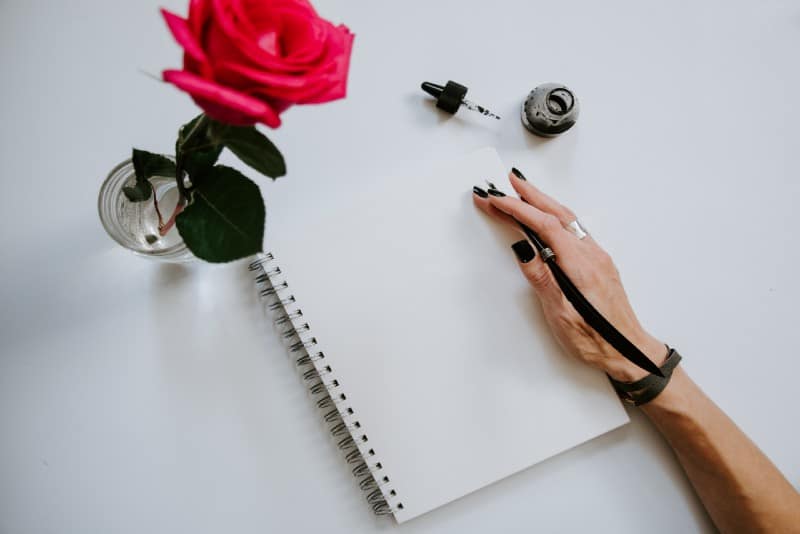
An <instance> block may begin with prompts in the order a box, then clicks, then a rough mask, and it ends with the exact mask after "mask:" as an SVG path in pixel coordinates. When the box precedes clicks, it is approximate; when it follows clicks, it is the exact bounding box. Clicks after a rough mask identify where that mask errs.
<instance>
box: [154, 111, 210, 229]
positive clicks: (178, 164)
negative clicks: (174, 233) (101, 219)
mask: <svg viewBox="0 0 800 534" xmlns="http://www.w3.org/2000/svg"><path fill="white" fill-rule="evenodd" d="M207 125H208V115H206V114H205V113H203V114H202V115H201V116H200V120H198V121H197V123H196V124H195V125H194V128H192V129H191V130H190V131H189V133H188V134H186V138H185V139H183V140H182V141H181V142H180V143H179V146H178V151H177V152H178V153H177V154H176V155H175V183H177V184H178V192H179V193H180V198H179V199H178V203H177V204H176V205H175V211H173V212H172V215H171V216H170V218H169V220H168V221H167V222H166V223H162V219H161V213H160V212H159V213H158V221H159V223H158V233H159V234H161V235H162V236H164V235H166V234H167V232H169V231H170V230H171V229H172V227H173V226H174V225H175V219H176V217H177V216H178V215H179V214H180V213H181V211H183V208H184V206H185V205H186V201H187V194H186V185H185V184H184V183H183V153H184V152H183V147H184V146H186V144H187V143H189V141H191V140H192V139H193V138H194V137H195V136H196V135H197V134H198V133H200V132H201V131H203V130H205V128H206V127H207ZM178 138H179V139H180V132H178ZM153 197H154V198H155V195H153ZM156 211H158V207H157V205H156Z"/></svg>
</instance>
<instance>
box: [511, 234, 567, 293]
mask: <svg viewBox="0 0 800 534" xmlns="http://www.w3.org/2000/svg"><path fill="white" fill-rule="evenodd" d="M511 250H513V251H514V254H515V255H516V256H517V261H518V262H519V267H520V269H521V270H522V274H524V275H525V278H527V279H528V282H530V283H531V285H532V286H533V289H535V290H536V294H537V295H538V296H539V298H540V299H541V300H542V301H543V302H544V303H545V305H547V306H556V305H558V304H560V302H561V290H560V289H559V287H558V285H557V282H556V280H555V278H553V273H551V272H550V268H549V267H547V265H545V264H544V262H543V261H542V259H541V257H537V255H536V251H535V250H534V249H533V246H531V244H530V242H529V241H528V240H527V239H522V240H520V241H517V242H516V243H514V244H513V245H511Z"/></svg>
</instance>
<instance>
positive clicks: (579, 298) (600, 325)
mask: <svg viewBox="0 0 800 534" xmlns="http://www.w3.org/2000/svg"><path fill="white" fill-rule="evenodd" d="M486 183H487V184H488V185H489V187H490V188H491V189H492V190H494V191H497V188H496V187H495V185H494V184H493V183H492V182H490V181H488V180H487V181H486ZM520 200H522V201H523V202H526V201H525V199H523V198H521V199H520ZM526 203H527V202H526ZM514 221H516V223H517V224H518V225H519V226H520V228H522V231H523V232H524V233H525V236H526V237H527V238H528V240H530V242H531V243H532V244H533V246H534V248H535V249H536V252H538V253H539V256H540V257H541V258H542V261H544V262H545V264H547V266H548V267H549V268H550V272H552V273H553V278H555V279H556V282H557V283H558V287H560V288H561V291H562V292H563V293H564V296H565V297H567V300H568V301H569V302H570V303H571V304H572V306H573V307H574V308H575V311H577V312H578V314H580V316H581V317H583V319H584V321H586V323H587V324H588V325H589V326H591V327H592V328H593V329H594V330H595V331H596V332H597V333H598V334H600V335H601V336H602V337H603V339H605V340H606V341H607V342H608V343H609V345H611V346H612V347H614V348H615V349H617V351H618V352H619V353H620V354H622V356H624V357H625V359H627V360H628V361H630V362H631V363H633V364H635V365H637V366H638V367H640V368H642V369H644V370H645V371H648V372H650V373H653V374H654V375H656V376H660V377H662V378H663V377H664V373H662V372H661V369H659V368H658V366H657V365H656V364H655V363H653V362H652V361H651V360H650V358H648V357H647V356H646V355H645V354H644V353H643V352H642V351H641V350H639V348H638V347H637V346H636V345H634V344H633V343H631V342H630V340H629V339H628V338H626V337H625V336H624V335H622V333H621V332H620V331H619V330H617V329H616V328H615V327H614V325H612V324H611V323H610V322H609V321H608V319H606V318H605V317H603V315H602V314H601V313H600V312H599V311H597V309H596V308H595V307H594V306H592V303H591V302H589V301H588V300H587V299H586V297H585V296H584V295H583V293H581V291H580V290H579V289H578V288H577V287H576V286H575V284H574V283H573V282H572V280H570V278H569V277H568V276H567V274H566V273H565V272H564V271H563V270H562V269H561V266H560V265H558V263H557V262H556V253H555V252H553V249H551V248H550V247H549V246H547V243H545V242H544V241H542V238H541V237H539V235H538V234H537V233H536V232H534V231H533V230H532V229H531V228H530V227H528V226H527V225H526V224H524V223H522V222H520V221H519V220H517V219H514Z"/></svg>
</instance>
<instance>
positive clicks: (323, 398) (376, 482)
mask: <svg viewBox="0 0 800 534" xmlns="http://www.w3.org/2000/svg"><path fill="white" fill-rule="evenodd" d="M250 270H251V271H253V272H254V273H256V274H255V280H256V285H257V287H258V288H259V294H260V295H261V296H262V297H263V298H264V299H266V306H267V309H268V310H269V311H270V312H272V314H273V322H274V323H275V326H276V327H277V328H278V330H279V332H280V335H281V337H282V338H283V340H284V342H285V343H286V344H287V346H288V348H289V354H291V355H292V356H293V357H294V360H295V364H296V365H297V367H298V369H299V370H300V372H301V377H302V379H303V381H304V382H306V383H307V384H308V386H307V387H308V391H309V392H310V393H311V396H312V398H313V399H314V402H315V403H316V405H317V407H318V408H319V409H320V410H324V414H323V419H324V421H325V422H326V423H327V424H328V425H329V430H330V433H331V435H332V436H333V437H335V438H336V439H337V447H338V448H339V449H340V450H341V451H343V452H345V453H346V454H345V460H346V461H347V463H348V464H349V465H353V467H352V472H353V476H354V477H356V479H357V480H358V486H359V488H360V489H361V490H362V491H364V492H365V493H366V494H367V495H366V498H367V503H369V505H370V506H371V507H372V511H373V512H374V513H375V514H376V515H392V514H393V513H394V512H395V511H398V510H402V509H403V503H402V502H401V501H400V499H399V496H398V494H397V491H396V490H395V489H394V487H392V483H391V479H390V478H389V477H388V476H387V475H386V474H385V470H384V467H383V464H382V463H381V462H380V460H379V459H378V458H379V456H378V454H377V453H376V452H375V450H374V449H372V448H371V447H370V445H369V437H368V436H367V434H366V433H365V432H364V429H363V428H362V427H361V422H360V421H359V420H358V416H357V414H356V412H355V410H354V408H353V407H352V406H350V403H349V402H348V400H347V395H346V394H345V393H344V392H343V391H342V390H341V386H340V384H339V380H338V379H337V378H336V376H335V374H334V370H333V369H332V368H331V366H330V365H328V364H327V363H326V362H325V354H324V352H322V351H321V350H319V347H318V342H317V338H315V337H314V336H313V334H312V333H311V326H309V324H308V322H307V321H306V319H305V317H304V316H303V310H301V309H300V308H299V307H298V306H297V302H296V301H295V297H294V295H292V294H291V293H290V292H289V284H288V283H287V282H286V280H284V279H282V278H281V277H282V275H283V273H282V271H281V268H280V267H279V266H278V265H277V264H276V261H275V257H274V256H273V254H272V253H271V252H269V253H266V254H260V255H259V257H258V259H256V261H254V262H252V263H251V264H250Z"/></svg>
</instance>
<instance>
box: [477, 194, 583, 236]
mask: <svg viewBox="0 0 800 534" xmlns="http://www.w3.org/2000/svg"><path fill="white" fill-rule="evenodd" d="M488 193H489V197H488V199H487V200H488V201H489V202H490V203H491V205H492V206H494V207H495V208H497V209H498V210H500V211H502V212H503V213H505V214H506V215H508V216H510V217H512V218H513V219H515V220H517V221H519V222H521V223H523V224H525V225H527V226H529V227H530V228H531V229H532V230H533V231H534V232H536V233H537V234H539V235H540V236H541V237H542V239H544V241H545V242H547V243H548V244H549V245H550V246H551V247H553V249H554V250H556V252H558V249H559V248H563V247H566V246H569V240H568V238H569V237H570V234H569V233H568V232H567V231H566V230H564V228H563V227H562V225H561V221H559V220H558V218H557V217H556V216H555V215H553V214H551V213H545V212H544V211H542V210H540V209H539V208H537V207H535V206H532V205H530V204H527V203H525V202H523V201H522V200H520V199H518V198H512V197H509V196H506V194H505V193H503V192H501V191H498V190H497V189H489V191H488ZM573 239H574V238H573Z"/></svg>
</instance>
